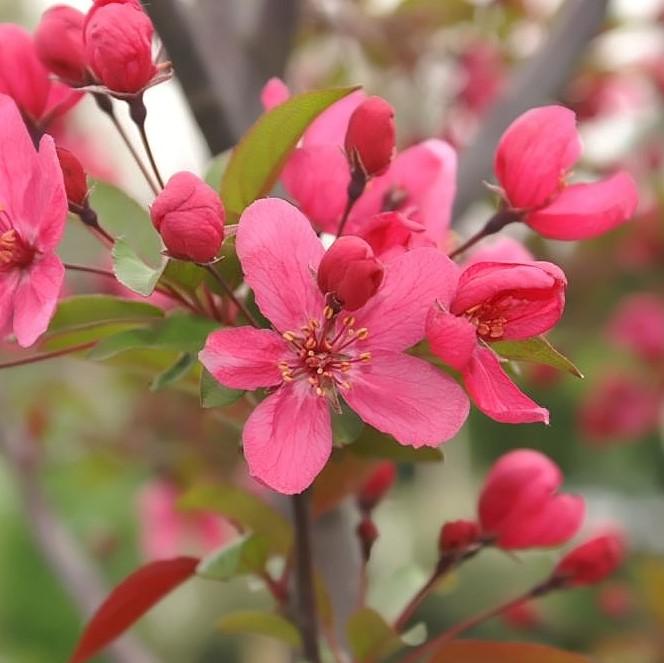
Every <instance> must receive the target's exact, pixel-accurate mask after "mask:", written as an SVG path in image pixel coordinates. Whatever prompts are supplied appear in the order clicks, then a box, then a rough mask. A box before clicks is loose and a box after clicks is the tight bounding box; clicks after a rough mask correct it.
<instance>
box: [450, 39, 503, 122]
mask: <svg viewBox="0 0 664 663" xmlns="http://www.w3.org/2000/svg"><path fill="white" fill-rule="evenodd" d="M459 65H460V68H461V74H462V77H463V85H462V87H461V89H460V90H459V95H458V98H459V101H460V102H461V103H462V104H463V106H464V107H465V108H467V109H468V110H469V111H471V112H472V113H475V114H477V115H481V114H482V113H484V111H485V110H486V109H487V108H488V107H489V106H490V105H491V104H492V103H493V101H494V100H495V99H496V97H497V96H498V94H499V93H500V91H501V90H502V88H503V84H504V82H505V65H504V63H503V56H502V53H501V52H500V49H499V48H498V46H497V45H496V44H494V43H491V42H489V41H479V40H477V41H472V42H471V43H470V44H468V45H467V46H466V48H465V50H464V51H463V53H461V56H460V57H459Z"/></svg>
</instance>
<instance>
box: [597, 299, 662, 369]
mask: <svg viewBox="0 0 664 663" xmlns="http://www.w3.org/2000/svg"><path fill="white" fill-rule="evenodd" d="M608 336H609V338H610V339H611V340H612V341H613V342H614V343H616V344H617V345H619V346H622V347H624V348H627V349H628V350H631V351H632V352H634V353H635V354H636V355H638V356H639V357H641V358H642V359H643V360H644V361H647V362H649V361H658V360H661V359H663V358H664V299H662V298H661V297H659V296H657V295H654V294H651V293H635V294H632V295H629V296H627V297H625V298H624V299H623V300H622V301H621V302H620V304H619V305H618V307H617V309H616V311H615V313H614V314H613V317H612V319H611V320H610V322H609V325H608Z"/></svg>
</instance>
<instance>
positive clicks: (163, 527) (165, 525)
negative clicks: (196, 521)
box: [137, 481, 182, 560]
mask: <svg viewBox="0 0 664 663" xmlns="http://www.w3.org/2000/svg"><path fill="white" fill-rule="evenodd" d="M177 498H178V493H177V490H176V489H175V486H173V485H171V484H170V483H168V482H166V481H152V482H150V483H149V484H147V485H146V486H145V487H144V488H143V489H142V490H141V492H140V493H139V495H138V505H137V506H138V524H139V535H140V538H139V541H140V545H141V550H142V552H143V556H144V557H145V558H146V559H148V560H152V559H169V558H171V557H175V556H176V555H178V554H179V553H181V550H180V546H179V544H180V543H181V540H182V517H181V516H180V514H178V512H177V511H176V510H175V504H176V501H177Z"/></svg>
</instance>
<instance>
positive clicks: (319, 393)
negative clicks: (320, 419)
mask: <svg viewBox="0 0 664 663" xmlns="http://www.w3.org/2000/svg"><path fill="white" fill-rule="evenodd" d="M322 395H323V390H322V389H321V388H320V387H316V396H322Z"/></svg>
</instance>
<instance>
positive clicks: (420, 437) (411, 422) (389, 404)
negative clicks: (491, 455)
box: [343, 352, 469, 447]
mask: <svg viewBox="0 0 664 663" xmlns="http://www.w3.org/2000/svg"><path fill="white" fill-rule="evenodd" d="M350 383H351V386H350V389H348V390H345V391H343V397H344V399H345V400H346V402H347V403H348V405H350V407H351V408H353V410H355V412H357V414H359V415H360V417H361V418H362V419H363V420H364V421H366V422H367V423H368V424H370V425H371V426H373V427H374V428H376V429H378V430H379V431H382V432H383V433H388V434H389V435H392V436H394V438H395V439H396V440H397V441H398V442H400V443H401V444H408V445H411V446H414V447H421V446H430V447H436V446H438V445H439V444H441V443H442V442H446V441H447V440H450V439H451V438H453V437H454V436H455V435H456V434H457V432H458V431H459V429H460V428H461V426H462V425H463V423H464V421H465V420H466V418H467V416H468V408H469V403H468V398H467V397H466V395H465V394H464V393H463V390H462V389H461V387H459V385H458V384H457V383H456V382H455V381H454V380H452V378H450V377H448V376H447V375H444V374H443V373H441V372H440V371H439V370H437V369H436V368H434V367H433V366H431V365H430V364H428V363H427V362H425V361H423V360H422V359H417V358H416V357H410V356H408V355H405V354H401V353H388V352H384V353H383V352H381V353H374V354H373V356H372V358H371V361H370V362H369V363H368V364H366V365H363V366H362V368H361V369H358V370H357V371H356V372H354V373H353V374H352V375H351V378H350Z"/></svg>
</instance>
